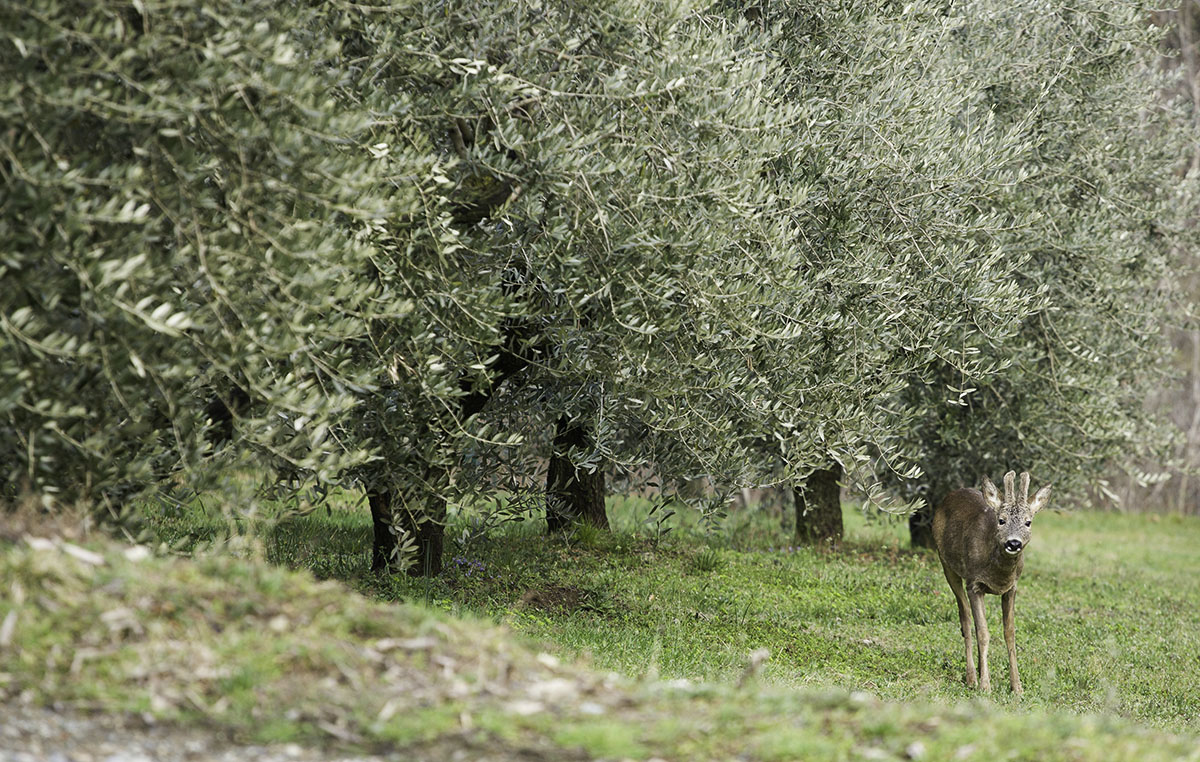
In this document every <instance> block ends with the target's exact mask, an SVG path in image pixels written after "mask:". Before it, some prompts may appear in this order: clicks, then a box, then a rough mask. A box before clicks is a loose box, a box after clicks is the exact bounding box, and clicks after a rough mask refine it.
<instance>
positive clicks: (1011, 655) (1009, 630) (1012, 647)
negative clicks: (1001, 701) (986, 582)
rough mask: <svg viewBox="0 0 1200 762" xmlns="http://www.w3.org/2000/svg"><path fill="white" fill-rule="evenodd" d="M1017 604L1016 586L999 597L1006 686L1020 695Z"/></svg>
mask: <svg viewBox="0 0 1200 762" xmlns="http://www.w3.org/2000/svg"><path fill="white" fill-rule="evenodd" d="M1016 604H1017V586H1016V585H1013V586H1012V588H1010V589H1009V591H1008V592H1007V593H1005V594H1004V595H1002V596H1000V605H1001V607H1002V608H1003V611H1004V645H1006V646H1008V684H1009V685H1010V686H1012V692H1013V693H1015V694H1017V695H1018V696H1020V695H1021V676H1020V675H1018V674H1017V620H1016V615H1015V613H1014V611H1015V608H1016Z"/></svg>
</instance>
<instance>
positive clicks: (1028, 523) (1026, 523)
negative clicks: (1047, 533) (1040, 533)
mask: <svg viewBox="0 0 1200 762" xmlns="http://www.w3.org/2000/svg"><path fill="white" fill-rule="evenodd" d="M1032 523H1033V522H1032V521H1026V522H1025V526H1029V525H1030V524H1032Z"/></svg>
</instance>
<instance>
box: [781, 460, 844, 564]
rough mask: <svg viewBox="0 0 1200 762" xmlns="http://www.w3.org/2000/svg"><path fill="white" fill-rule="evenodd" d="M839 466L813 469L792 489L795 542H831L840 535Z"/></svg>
mask: <svg viewBox="0 0 1200 762" xmlns="http://www.w3.org/2000/svg"><path fill="white" fill-rule="evenodd" d="M841 478H842V467H841V466H840V465H838V464H836V463H835V464H833V465H831V466H829V467H828V468H822V469H818V470H816V471H813V472H812V475H811V476H809V477H808V480H807V481H805V482H804V484H803V485H802V486H799V487H796V488H794V489H793V490H792V492H793V495H794V496H795V503H796V542H797V544H802V545H818V544H829V545H833V544H836V543H838V542H841V539H842V533H843V528H842V498H841V487H839V485H838V480H839V479H841Z"/></svg>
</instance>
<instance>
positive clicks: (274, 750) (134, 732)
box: [0, 703, 662, 762]
mask: <svg viewBox="0 0 1200 762" xmlns="http://www.w3.org/2000/svg"><path fill="white" fill-rule="evenodd" d="M588 759H590V758H589V757H588V755H586V754H584V753H582V752H580V751H566V750H562V749H557V748H553V747H544V748H540V747H539V746H533V747H506V746H503V745H497V744H496V743H495V742H494V741H492V742H482V743H481V742H480V741H478V740H474V741H473V740H471V739H469V738H466V737H459V736H450V737H444V738H441V739H439V740H438V741H436V742H434V743H432V744H430V745H426V746H422V747H417V748H409V749H405V750H404V751H400V752H395V753H392V754H389V755H387V756H378V755H362V754H347V753H345V752H338V751H336V750H334V749H323V748H320V747H319V746H318V747H315V748H314V747H309V746H300V745H298V744H277V745H274V746H259V745H245V744H236V743H233V742H231V741H230V740H229V738H228V736H227V735H225V734H223V733H221V732H220V731H219V730H213V729H210V728H196V727H184V726H179V725H171V724H157V723H147V722H145V721H144V720H141V719H139V718H136V717H122V716H113V715H103V714H95V715H92V714H84V713H80V712H77V711H72V710H67V711H57V710H54V709H45V708H41V707H31V706H28V705H25V704H20V703H8V704H4V703H0V762H584V761H586V760H588ZM652 762H662V761H661V760H657V761H654V760H652Z"/></svg>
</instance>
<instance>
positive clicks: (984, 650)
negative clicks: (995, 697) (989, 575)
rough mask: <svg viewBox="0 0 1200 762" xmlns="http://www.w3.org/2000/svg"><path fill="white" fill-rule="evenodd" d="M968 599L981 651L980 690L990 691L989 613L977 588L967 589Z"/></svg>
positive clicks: (976, 642)
mask: <svg viewBox="0 0 1200 762" xmlns="http://www.w3.org/2000/svg"><path fill="white" fill-rule="evenodd" d="M967 598H968V599H969V600H970V601H971V613H972V615H974V617H975V645H976V647H977V648H978V649H979V689H980V690H981V691H990V690H991V689H992V679H991V677H990V676H989V675H988V642H989V641H990V640H991V637H990V636H989V635H988V626H987V612H986V611H985V610H984V606H983V593H981V592H979V591H978V590H976V589H975V587H974V586H973V585H972V586H968V587H967Z"/></svg>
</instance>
